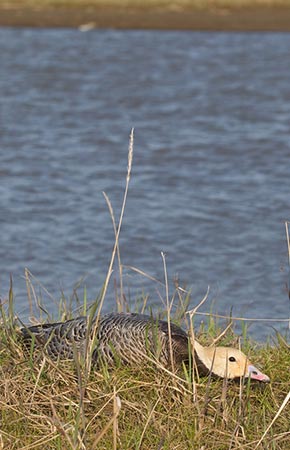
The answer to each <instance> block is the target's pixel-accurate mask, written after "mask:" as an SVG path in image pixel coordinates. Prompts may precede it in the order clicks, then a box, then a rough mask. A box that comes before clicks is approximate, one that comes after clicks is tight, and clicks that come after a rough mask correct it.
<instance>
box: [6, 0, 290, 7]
mask: <svg viewBox="0 0 290 450" xmlns="http://www.w3.org/2000/svg"><path fill="white" fill-rule="evenodd" d="M3 4H5V5H10V6H13V5H14V6H15V5H19V6H21V7H24V6H25V5H28V6H33V5H35V6H37V7H38V8H40V7H42V6H49V5H51V6H87V5H89V6H100V7H105V6H107V7H118V8H119V7H124V8H141V9H144V8H155V7H157V8H160V7H162V8H168V9H179V8H198V9H200V8H206V9H212V8H241V7H247V8H248V7H256V6H261V7H274V6H277V7H283V6H285V7H289V1H288V0H174V1H170V0H146V2H144V1H143V0H41V1H40V2H38V1H37V0H3Z"/></svg>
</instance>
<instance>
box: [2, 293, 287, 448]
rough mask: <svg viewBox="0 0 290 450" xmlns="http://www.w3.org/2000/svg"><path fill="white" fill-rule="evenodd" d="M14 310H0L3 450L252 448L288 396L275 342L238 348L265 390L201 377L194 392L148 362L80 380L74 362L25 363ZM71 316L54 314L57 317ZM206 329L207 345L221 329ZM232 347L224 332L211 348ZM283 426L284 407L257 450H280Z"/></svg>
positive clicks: (280, 343)
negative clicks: (261, 376) (265, 378)
mask: <svg viewBox="0 0 290 450" xmlns="http://www.w3.org/2000/svg"><path fill="white" fill-rule="evenodd" d="M11 295H12V292H11ZM183 301H185V299H184V298H182V299H181V303H180V304H182V305H183ZM12 307H13V305H11V304H10V308H9V307H8V305H2V310H1V316H2V320H1V322H2V326H1V331H0V342H1V344H0V345H1V346H0V362H1V366H0V411H1V431H0V447H1V444H2V448H3V449H7V450H8V449H9V450H10V449H11V450H12V449H23V450H24V449H37V448H41V447H42V448H45V449H88V450H93V449H114V448H118V449H128V450H129V449H136V450H137V449H170V450H172V449H180V450H183V449H189V448H190V449H204V450H206V449H220V450H222V449H247V448H249V449H254V448H255V446H256V445H257V443H258V442H259V440H260V439H261V437H262V436H263V434H264V432H265V430H266V429H267V427H268V426H269V425H270V424H271V422H272V420H273V418H274V417H275V415H276V413H277V412H278V411H279V408H280V406H281V405H282V404H283V401H284V399H285V398H286V397H287V394H288V393H289V390H290V379H289V367H290V352H289V346H287V344H286V343H285V341H284V340H283V339H282V338H281V337H280V339H277V341H276V343H275V344H274V345H272V346H270V345H269V344H268V345H265V346H263V347H259V346H257V345H255V344H253V343H251V342H249V341H247V342H246V349H247V352H249V354H250V355H251V359H252V360H253V361H254V362H255V364H257V365H260V367H261V368H262V370H263V371H264V372H265V373H267V374H268V375H269V376H270V378H271V380H272V383H271V384H270V385H262V386H261V385H258V384H254V383H252V385H247V384H246V385H239V384H238V383H233V382H225V381H214V380H210V379H207V378H204V379H200V380H198V382H196V383H195V393H194V392H193V384H192V379H191V374H190V372H189V371H188V370H186V369H185V368H184V369H182V368H181V370H180V372H178V373H170V372H168V371H165V370H163V369H162V367H158V368H157V367H153V366H151V365H148V366H146V367H145V366H144V368H142V369H141V368H129V367H122V366H120V367H116V368H115V369H108V368H107V367H103V368H101V369H100V370H98V371H92V372H91V374H90V376H89V377H88V378H87V377H86V373H85V372H84V371H85V366H84V365H82V363H81V362H80V361H75V362H64V361H60V362H58V363H56V362H52V361H50V360H49V359H47V358H45V357H44V356H43V355H39V356H38V357H37V358H35V357H34V358H33V357H32V355H27V354H26V353H24V352H23V349H22V347H21V344H20V342H19V339H18V333H17V330H16V328H15V323H14V315H13V312H12ZM9 309H10V313H11V312H12V315H10V316H9ZM70 314H71V312H70V311H68V310H66V311H61V317H62V318H63V317H64V316H67V317H68V316H70ZM181 315H182V314H181V309H180V311H177V312H176V314H175V318H176V320H177V321H178V322H179V323H180V321H181V322H183V320H182V319H181V318H180V316H181ZM166 316H167V311H164V317H166ZM183 326H186V325H185V323H184V322H183ZM207 330H208V328H207V327H206V328H205V327H204V326H203V328H200V329H199V330H198V331H196V335H197V337H198V338H199V340H200V341H201V342H203V343H208V344H209V343H212V342H213V340H214V339H215V338H216V337H217V335H219V334H220V331H221V330H220V328H219V326H218V324H216V326H215V327H214V326H213V319H212V318H210V333H207ZM236 340H237V336H236V335H235V333H234V332H233V329H232V328H229V329H228V330H227V332H226V333H225V335H223V336H222V339H220V342H219V344H226V345H233V346H236ZM289 423H290V411H289V403H288V404H286V405H285V407H284V409H283V410H282V411H281V413H279V415H278V418H277V419H276V421H275V422H274V423H273V425H272V426H271V427H270V429H269V431H268V432H267V434H266V436H265V437H264V438H263V440H262V443H261V444H260V445H259V448H261V449H273V450H274V449H275V450H278V449H279V450H280V449H285V450H286V449H288V448H289V439H290V431H289Z"/></svg>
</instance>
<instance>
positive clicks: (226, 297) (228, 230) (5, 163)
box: [0, 28, 290, 339]
mask: <svg viewBox="0 0 290 450" xmlns="http://www.w3.org/2000/svg"><path fill="white" fill-rule="evenodd" d="M0 56H1V66H0V95H1V97H0V98H1V116H0V198H1V203H0V216H1V220H0V236H1V241H0V296H1V299H2V301H5V300H6V299H7V296H8V289H9V277H10V274H12V275H13V284H14V293H15V305H16V312H17V313H18V314H19V316H20V317H21V318H23V319H24V320H25V319H26V318H28V316H29V315H30V311H29V305H28V300H27V294H26V284H25V280H24V269H25V268H28V269H29V270H30V271H31V272H32V274H33V275H34V276H35V277H36V278H37V279H38V280H39V282H40V283H41V284H42V285H43V286H44V287H45V288H46V289H47V290H48V291H49V293H50V295H48V294H47V293H46V292H45V291H43V290H42V289H41V287H40V286H39V285H38V283H37V282H36V281H34V286H35V290H36V295H40V296H41V297H42V301H43V304H44V305H45V307H46V308H47V309H48V311H49V312H50V313H51V314H53V315H55V316H57V304H58V302H59V299H60V297H61V295H62V293H63V294H64V295H65V297H66V298H68V299H69V298H70V297H71V295H72V293H73V290H74V286H75V284H76V283H77V282H78V281H79V280H81V282H80V287H79V289H78V295H79V298H80V300H81V299H82V298H83V289H84V286H86V289H87V295H88V300H89V301H91V300H93V299H94V298H96V296H97V295H98V293H99V292H100V290H101V287H102V283H103V282H104V279H105V276H106V272H107V268H108V264H109V260H110V256H111V251H112V248H113V244H114V231H113V227H112V223H111V219H110V215H109V212H108V207H107V205H106V202H105V199H104V196H103V194H102V192H103V191H105V192H106V194H107V195H108V196H109V197H110V200H111V202H112V205H113V208H114V212H115V215H116V220H117V221H118V216H119V213H120V208H121V202H122V196H123V191H124V184H125V176H126V169H127V150H128V140H129V133H130V130H131V128H132V127H134V128H135V140H134V161H133V172H132V177H131V181H130V189H129V196H128V202H127V205H126V211H125V217H124V222H123V227H122V231H121V237H120V251H121V258H122V262H123V264H124V265H126V266H133V267H135V268H137V269H138V270H140V271H144V272H145V273H146V274H148V275H149V276H151V277H154V278H156V279H158V280H161V281H164V269H163V262H162V258H161V252H164V253H165V254H166V264H167V271H168V280H169V291H170V295H172V294H173V292H174V278H175V277H178V281H179V284H180V285H181V286H182V287H184V288H186V289H188V290H190V291H191V303H190V306H191V307H192V306H194V305H196V304H197V303H198V302H199V301H200V299H201V298H202V297H203V296H204V294H205V292H206V290H207V286H208V285H209V286H210V294H209V298H208V301H207V303H206V305H205V306H204V307H203V310H204V311H209V309H210V307H211V304H212V303H213V302H214V307H213V308H214V311H215V312H217V313H219V314H228V313H229V312H230V310H231V308H232V307H233V315H234V316H243V317H253V318H265V317H266V318H267V317H269V318H277V319H287V317H289V300H288V293H287V283H288V281H289V268H288V256H287V244H286V238H285V225H284V222H285V221H286V220H290V209H289V204H290V195H289V194H290V177H289V157H290V137H289V136H290V83H289V61H290V35H289V34H278V33H277V34H270V33H269V34H268V33H260V34H255V33H245V34H238V33H196V32H156V31H113V30H94V31H91V32H88V33H81V32H80V31H78V30H62V29H58V30H34V29H33V30H32V29H31V30H30V29H8V28H7V29H4V28H3V29H0ZM116 269H117V268H115V271H114V273H113V275H112V278H111V284H110V286H109V290H108V294H107V297H106V300H105V306H104V309H105V310H110V309H114V308H115V288H114V281H116V283H118V273H117V272H118V271H117V270H116ZM83 277H84V278H85V279H84V280H83V279H82V278H83ZM124 293H125V295H126V299H127V301H128V302H129V303H130V304H131V305H134V304H135V302H136V299H137V298H138V297H140V296H141V295H142V294H143V295H148V304H149V305H152V306H153V307H154V308H158V307H161V306H162V301H164V299H165V289H164V287H163V286H162V285H160V284H158V283H156V282H154V281H153V280H150V279H149V278H148V277H144V276H141V275H140V274H138V273H136V272H135V271H133V270H131V269H129V268H124ZM271 326H273V327H275V329H278V330H280V331H282V332H284V331H286V329H287V323H285V322H279V321H277V322H273V323H271V324H269V323H264V322H261V323H260V322H257V323H252V324H251V326H250V334H251V335H252V336H253V337H255V338H257V339H265V338H266V337H267V336H269V335H273V334H274V332H273V329H272V327H271Z"/></svg>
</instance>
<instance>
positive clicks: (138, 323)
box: [21, 313, 270, 382]
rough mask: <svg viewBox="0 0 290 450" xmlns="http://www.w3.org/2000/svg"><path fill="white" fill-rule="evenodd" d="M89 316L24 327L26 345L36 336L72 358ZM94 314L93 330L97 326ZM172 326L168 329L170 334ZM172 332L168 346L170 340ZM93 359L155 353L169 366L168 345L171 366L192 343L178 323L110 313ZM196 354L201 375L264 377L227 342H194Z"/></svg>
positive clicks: (132, 360)
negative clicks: (211, 344)
mask: <svg viewBox="0 0 290 450" xmlns="http://www.w3.org/2000/svg"><path fill="white" fill-rule="evenodd" d="M88 322H89V320H88V317H85V316H84V317H78V318H76V319H72V320H68V321H66V322H58V323H52V324H44V325H36V326H31V327H27V328H22V329H21V333H22V336H23V341H24V343H25V345H30V343H31V341H32V337H33V336H34V345H35V348H38V349H43V350H45V351H46V353H47V354H48V356H49V357H50V358H52V359H73V358H74V355H75V352H76V351H78V352H80V353H84V352H85V347H86V342H87V338H88ZM95 325H96V322H95V320H94V321H93V322H92V326H91V330H93V329H94V328H95ZM169 329H170V334H169ZM170 336H171V346H170ZM95 338H96V339H95V341H94V342H95V343H94V349H93V353H92V359H93V362H95V363H98V362H99V361H100V360H103V361H105V362H106V363H108V364H109V365H112V364H114V363H115V362H116V361H120V362H122V363H125V364H130V365H135V366H141V365H144V363H145V362H146V360H148V359H151V360H152V359H155V360H158V361H159V362H160V363H161V364H163V365H164V366H166V367H170V366H171V356H170V347H171V348H172V356H173V362H174V365H175V366H177V367H178V366H179V365H181V363H182V362H183V361H184V362H185V363H186V362H188V361H189V358H190V345H189V338H188V335H187V333H186V332H185V331H184V330H183V329H182V328H180V327H178V326H177V325H175V324H173V323H170V328H169V326H168V323H167V322H166V321H162V320H157V319H154V318H152V317H151V316H148V315H143V314H125V313H110V314H106V315H104V316H102V317H100V318H99V322H98V325H97V328H96V335H95ZM194 359H195V363H196V366H197V369H198V372H199V374H200V375H202V376H203V375H207V374H209V373H212V374H213V375H216V376H218V377H221V378H230V379H234V378H240V377H245V378H249V377H251V379H255V380H258V381H264V382H268V381H270V380H269V377H268V376H267V375H264V374H263V373H262V372H260V371H259V370H258V369H257V368H256V367H255V366H253V365H252V363H251V362H250V361H249V360H248V358H247V356H246V355H245V354H244V353H242V352H241V351H240V350H238V349H235V348H230V347H203V346H202V345H200V344H199V343H198V342H197V341H195V342H194Z"/></svg>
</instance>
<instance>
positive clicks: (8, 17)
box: [0, 2, 290, 32]
mask: <svg viewBox="0 0 290 450" xmlns="http://www.w3.org/2000/svg"><path fill="white" fill-rule="evenodd" d="M83 25H87V28H114V29H144V30H146V29H151V30H196V31H241V32H242V31H275V32H289V31H290V6H289V7H262V6H255V7H240V8H212V9H193V8H183V9H182V8H179V9H176V10H174V9H170V8H165V7H164V8H145V9H144V8H132V7H130V8H125V7H104V6H83V7H80V6H70V7H68V6H59V5H58V6H51V5H47V6H46V5H41V6H39V5H38V6H33V5H27V6H25V7H22V6H19V5H17V6H15V7H13V3H12V4H11V3H9V2H7V3H5V4H4V5H3V4H2V5H0V26H8V27H39V28H58V27H64V28H79V27H81V26H83ZM84 29H86V27H84Z"/></svg>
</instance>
